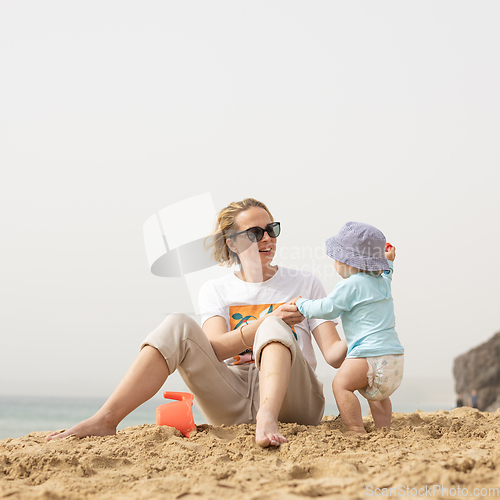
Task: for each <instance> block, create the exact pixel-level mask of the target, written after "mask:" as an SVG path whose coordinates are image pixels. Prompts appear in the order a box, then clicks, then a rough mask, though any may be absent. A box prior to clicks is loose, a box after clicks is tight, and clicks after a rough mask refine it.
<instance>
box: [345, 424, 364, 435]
mask: <svg viewBox="0 0 500 500" xmlns="http://www.w3.org/2000/svg"><path fill="white" fill-rule="evenodd" d="M344 434H345V435H346V436H363V435H364V434H366V430H365V428H364V427H356V426H352V427H347V430H346V432H345V433H344Z"/></svg>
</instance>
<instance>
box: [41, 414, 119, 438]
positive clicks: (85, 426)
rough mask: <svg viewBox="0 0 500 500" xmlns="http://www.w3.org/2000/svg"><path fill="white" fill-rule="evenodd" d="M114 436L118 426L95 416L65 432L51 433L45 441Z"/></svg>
mask: <svg viewBox="0 0 500 500" xmlns="http://www.w3.org/2000/svg"><path fill="white" fill-rule="evenodd" d="M114 434H116V425H111V424H107V423H106V422H103V421H102V419H100V418H98V417H97V416H96V415H94V416H93V417H91V418H89V419H87V420H84V421H83V422H80V423H79V424H77V425H75V426H74V427H72V428H71V429H68V430H66V431H64V432H59V431H56V432H51V433H50V434H49V435H48V436H45V439H46V440H47V441H51V440H53V439H61V438H65V437H68V436H76V437H78V438H83V437H87V436H112V435H114Z"/></svg>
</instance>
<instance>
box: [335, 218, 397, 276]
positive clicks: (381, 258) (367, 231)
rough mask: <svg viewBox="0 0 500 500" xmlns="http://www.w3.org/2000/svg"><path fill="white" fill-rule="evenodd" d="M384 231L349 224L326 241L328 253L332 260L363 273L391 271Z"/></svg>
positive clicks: (368, 226) (367, 225) (357, 224)
mask: <svg viewBox="0 0 500 500" xmlns="http://www.w3.org/2000/svg"><path fill="white" fill-rule="evenodd" d="M385 243H386V241H385V236H384V234H383V233H382V231H379V230H378V229H377V228H376V227H373V226H370V224H364V223H363V222H347V223H345V224H344V225H343V226H342V228H341V230H340V231H339V232H338V233H337V234H336V235H335V236H332V237H331V238H329V239H327V240H326V253H327V255H328V256H329V257H331V258H332V259H335V260H338V261H339V262H342V263H344V264H347V265H348V266H352V267H355V268H356V269H361V270H362V271H389V270H390V268H389V263H388V262H387V259H386V258H385Z"/></svg>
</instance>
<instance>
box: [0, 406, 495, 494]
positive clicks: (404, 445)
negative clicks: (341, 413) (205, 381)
mask: <svg viewBox="0 0 500 500" xmlns="http://www.w3.org/2000/svg"><path fill="white" fill-rule="evenodd" d="M365 425H366V427H367V430H368V431H369V433H368V434H367V435H366V436H363V437H349V436H345V435H343V430H344V429H343V425H342V422H341V421H340V419H334V418H333V417H325V418H324V419H323V421H322V423H321V424H320V425H319V426H317V427H312V426H311V427H310V426H304V425H297V424H282V425H281V429H282V432H283V434H284V435H285V436H286V437H287V439H288V443H286V444H284V445H282V446H281V447H280V448H278V449H275V448H270V449H261V448H259V447H257V446H256V445H255V441H254V431H255V426H253V425H238V426H232V427H225V426H222V427H212V426H209V425H202V426H199V427H198V432H197V433H196V434H194V435H192V436H191V438H189V439H186V438H184V437H183V436H182V435H181V434H180V433H179V432H178V431H177V430H175V429H172V428H170V427H158V426H156V425H142V426H137V427H129V428H127V429H124V430H122V431H120V432H118V434H117V435H116V436H110V437H90V438H85V439H81V440H79V439H76V438H74V437H70V438H68V439H65V440H57V441H51V442H46V441H45V440H44V437H45V435H46V433H41V432H36V433H32V434H29V435H28V436H25V437H22V438H19V439H4V440H2V441H0V498H5V497H8V498H9V499H17V498H19V499H25V498H26V499H28V498H29V499H47V500H49V499H50V500H52V499H53V500H58V499H93V498H99V499H113V500H117V499H121V498H123V499H156V498H158V499H160V498H161V499H177V498H182V499H184V500H190V499H200V498H214V499H216V498H217V499H219V498H236V497H242V498H248V499H269V500H270V499H280V500H281V499H293V500H297V499H298V498H308V497H326V498H339V497H342V498H366V497H367V496H368V497H370V496H373V497H376V496H389V495H391V496H397V495H399V496H413V497H415V496H434V497H440V496H442V495H443V494H444V495H443V496H446V493H448V496H451V497H465V496H467V497H480V496H500V474H499V470H500V440H499V429H500V410H499V411H497V412H495V413H482V412H479V411H478V410H474V409H471V408H459V409H455V410H453V411H450V412H447V411H439V412H433V413H425V412H416V413H411V414H403V413H395V414H394V415H393V424H392V429H391V430H390V431H387V430H386V429H382V430H374V428H373V422H372V420H371V418H370V417H366V418H365ZM497 467H498V469H497ZM384 488H385V489H384ZM391 488H392V490H391ZM426 488H427V489H426ZM438 488H439V489H438ZM445 488H447V489H448V491H446V490H445ZM496 488H497V489H496ZM495 489H496V490H495Z"/></svg>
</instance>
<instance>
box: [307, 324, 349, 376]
mask: <svg viewBox="0 0 500 500" xmlns="http://www.w3.org/2000/svg"><path fill="white" fill-rule="evenodd" d="M312 333H313V335H314V339H315V340H316V343H317V344H318V346H319V349H320V351H321V353H322V354H323V357H324V358H325V360H326V362H327V363H328V364H329V365H330V366H333V367H334V368H340V365H341V364H342V363H343V361H344V359H345V357H346V354H347V344H346V341H345V340H341V339H340V337H339V334H338V333H337V329H336V328H335V323H333V322H332V321H325V322H324V323H321V324H320V325H318V326H317V327H316V328H315V329H314V330H313V332H312Z"/></svg>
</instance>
